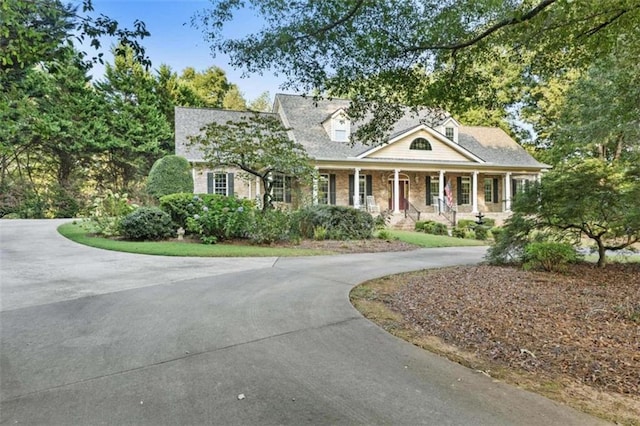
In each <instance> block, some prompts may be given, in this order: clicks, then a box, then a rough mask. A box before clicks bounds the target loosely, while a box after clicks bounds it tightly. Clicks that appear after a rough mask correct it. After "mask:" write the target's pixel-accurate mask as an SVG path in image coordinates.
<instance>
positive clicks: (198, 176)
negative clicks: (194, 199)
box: [192, 165, 256, 199]
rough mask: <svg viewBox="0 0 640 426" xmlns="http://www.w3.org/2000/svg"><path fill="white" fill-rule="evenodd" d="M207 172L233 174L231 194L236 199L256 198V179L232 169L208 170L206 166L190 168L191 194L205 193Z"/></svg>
mask: <svg viewBox="0 0 640 426" xmlns="http://www.w3.org/2000/svg"><path fill="white" fill-rule="evenodd" d="M207 172H217V173H233V193H234V195H235V196H236V197H238V198H249V199H255V197H256V179H255V177H253V176H251V177H248V176H247V174H246V173H245V172H243V171H242V170H239V169H234V168H223V167H216V168H210V167H206V166H199V165H196V166H194V167H193V168H192V173H193V193H194V194H206V193H207Z"/></svg>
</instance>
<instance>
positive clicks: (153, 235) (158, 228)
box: [120, 207, 174, 241]
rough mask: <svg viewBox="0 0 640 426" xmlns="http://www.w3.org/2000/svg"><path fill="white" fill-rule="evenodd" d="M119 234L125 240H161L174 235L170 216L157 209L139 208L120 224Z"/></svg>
mask: <svg viewBox="0 0 640 426" xmlns="http://www.w3.org/2000/svg"><path fill="white" fill-rule="evenodd" d="M120 230H121V234H122V236H123V237H124V238H126V239H127V240H133V241H146V240H152V241H153V240H162V239H165V238H168V237H172V236H173V235H174V229H173V223H172V222H171V216H169V215H168V214H167V213H166V212H164V211H162V210H160V209H159V208H157V207H140V208H139V209H137V210H136V211H134V212H133V213H129V214H128V215H127V216H125V217H124V219H122V222H120Z"/></svg>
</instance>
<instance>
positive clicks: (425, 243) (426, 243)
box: [387, 229, 489, 248]
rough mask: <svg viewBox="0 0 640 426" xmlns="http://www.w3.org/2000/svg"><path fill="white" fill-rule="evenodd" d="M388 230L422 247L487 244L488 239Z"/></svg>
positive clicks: (406, 241) (392, 234)
mask: <svg viewBox="0 0 640 426" xmlns="http://www.w3.org/2000/svg"><path fill="white" fill-rule="evenodd" d="M387 232H388V233H389V234H390V235H391V236H393V237H396V238H398V239H399V240H400V241H404V242H405V243H410V244H415V245H417V246H420V247H427V248H431V247H460V246H486V245H489V243H488V242H487V241H478V240H468V239H463V238H453V237H449V236H445V235H431V234H425V233H424V232H413V231H397V230H391V229H390V230H387Z"/></svg>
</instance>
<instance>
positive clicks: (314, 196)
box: [311, 167, 318, 206]
mask: <svg viewBox="0 0 640 426" xmlns="http://www.w3.org/2000/svg"><path fill="white" fill-rule="evenodd" d="M311 198H312V200H313V201H312V202H313V205H314V206H315V205H316V204H318V168H317V167H316V168H315V173H314V174H313V186H312V189H311Z"/></svg>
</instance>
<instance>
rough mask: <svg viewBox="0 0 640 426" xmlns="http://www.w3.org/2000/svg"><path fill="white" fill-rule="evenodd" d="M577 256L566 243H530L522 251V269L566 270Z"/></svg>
mask: <svg viewBox="0 0 640 426" xmlns="http://www.w3.org/2000/svg"><path fill="white" fill-rule="evenodd" d="M577 260H578V255H577V253H576V250H575V248H573V246H571V245H570V244H566V243H554V242H538V243H530V244H527V245H526V246H525V249H524V265H523V266H524V268H525V269H534V268H542V269H544V270H545V271H562V270H566V268H567V265H568V264H570V263H575V262H576V261H577Z"/></svg>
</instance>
